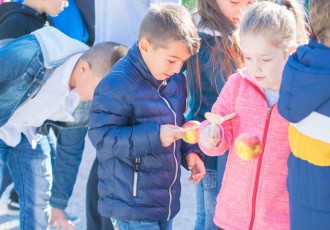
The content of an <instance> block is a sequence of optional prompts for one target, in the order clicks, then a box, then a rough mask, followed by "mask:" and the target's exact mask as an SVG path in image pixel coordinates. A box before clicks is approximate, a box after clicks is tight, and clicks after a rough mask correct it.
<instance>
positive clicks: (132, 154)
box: [88, 3, 205, 230]
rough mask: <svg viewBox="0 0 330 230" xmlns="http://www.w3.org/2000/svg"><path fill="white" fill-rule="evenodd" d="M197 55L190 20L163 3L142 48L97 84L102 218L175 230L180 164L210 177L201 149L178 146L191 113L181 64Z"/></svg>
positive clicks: (94, 115) (148, 19)
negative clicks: (206, 172) (186, 114)
mask: <svg viewBox="0 0 330 230" xmlns="http://www.w3.org/2000/svg"><path fill="white" fill-rule="evenodd" d="M198 49H199V38H198V34H197V30H196V27H195V26H194V23H193V21H192V18H191V15H190V14H189V12H188V11H187V9H185V8H184V7H183V6H181V5H177V4H173V3H158V4H154V5H152V6H151V8H150V9H149V11H148V13H147V14H146V16H145V17H144V19H143V21H142V23H141V25H140V31H139V39H138V42H137V43H136V44H135V45H133V46H132V48H131V49H130V50H129V52H128V54H127V55H126V56H125V57H124V58H123V59H121V60H120V61H119V62H118V63H117V64H116V65H115V66H114V67H113V69H112V71H111V72H110V74H109V75H108V76H106V77H105V79H104V80H102V81H101V82H100V84H99V85H98V86H97V88H96V91H95V93H94V99H93V103H92V108H91V111H90V117H89V119H90V120H89V127H90V128H89V131H88V134H89V137H90V140H91V142H92V144H93V145H94V147H95V148H96V150H97V158H98V161H99V168H98V176H99V184H98V191H99V197H100V198H99V212H100V214H101V215H102V216H104V217H110V218H111V220H112V222H113V225H114V227H115V228H119V229H121V230H123V229H146V230H148V229H171V226H172V220H173V218H174V216H175V215H176V214H177V213H178V211H179V209H180V203H179V198H180V193H181V188H180V165H181V163H182V164H183V165H184V166H186V168H188V169H190V170H191V180H193V182H194V183H197V182H198V181H200V179H201V178H202V177H203V176H204V174H205V167H204V164H203V162H202V160H201V158H200V156H199V154H201V151H200V150H199V148H198V147H197V145H188V144H185V143H183V141H182V140H180V139H181V138H182V136H183V134H182V131H181V127H180V126H181V125H182V124H183V122H184V115H183V113H184V111H185V108H186V97H187V90H186V81H185V77H184V75H183V74H182V73H180V69H181V67H182V64H183V63H184V62H185V61H186V60H187V59H188V58H189V57H190V56H191V55H192V54H195V53H196V52H197V51H198Z"/></svg>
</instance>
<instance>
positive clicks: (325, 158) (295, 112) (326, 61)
mask: <svg viewBox="0 0 330 230" xmlns="http://www.w3.org/2000/svg"><path fill="white" fill-rule="evenodd" d="M309 7H310V18H311V26H312V30H313V32H314V34H315V35H316V37H317V40H310V42H309V44H307V45H303V46H300V47H298V49H297V51H296V52H295V53H294V54H293V55H292V56H291V57H290V58H289V60H288V62H287V64H286V66H285V68H284V71H283V79H282V84H281V88H280V98H279V101H278V111H279V112H280V113H281V115H282V116H283V117H285V118H286V119H287V120H288V121H290V122H291V123H290V126H289V141H290V147H291V154H290V156H289V160H288V181H287V185H288V191H289V201H290V229H292V230H296V229H299V230H304V229H318V230H323V229H324V230H325V229H330V183H329V178H330V134H329V133H330V132H329V130H330V90H329V85H330V21H329V19H330V2H329V0H310V1H309Z"/></svg>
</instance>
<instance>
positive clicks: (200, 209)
mask: <svg viewBox="0 0 330 230" xmlns="http://www.w3.org/2000/svg"><path fill="white" fill-rule="evenodd" d="M218 187H219V186H217V171H216V170H211V169H207V170H206V175H205V176H204V177H203V179H202V180H201V181H200V182H199V183H198V184H197V185H196V208H197V216H196V222H195V230H213V229H214V230H217V229H218V227H217V226H216V225H215V224H214V222H213V217H214V213H215V205H216V198H217V195H218V193H219V188H218Z"/></svg>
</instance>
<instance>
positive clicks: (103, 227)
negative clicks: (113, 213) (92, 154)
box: [86, 159, 114, 230]
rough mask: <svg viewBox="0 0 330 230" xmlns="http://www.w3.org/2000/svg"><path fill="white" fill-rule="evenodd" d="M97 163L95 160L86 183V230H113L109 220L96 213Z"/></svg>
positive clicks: (97, 196) (97, 197)
mask: <svg viewBox="0 0 330 230" xmlns="http://www.w3.org/2000/svg"><path fill="white" fill-rule="evenodd" d="M98 165H99V163H98V161H97V159H95V161H94V163H93V166H92V168H91V171H90V173H89V177H88V181H87V191H86V220H87V230H114V228H113V226H112V223H111V220H110V218H105V217H103V216H101V215H100V214H99V212H98V211H97V202H98V199H99V195H98V192H97V184H98V177H97V168H98Z"/></svg>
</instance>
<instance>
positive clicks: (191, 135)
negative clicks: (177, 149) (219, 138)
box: [182, 120, 201, 144]
mask: <svg viewBox="0 0 330 230" xmlns="http://www.w3.org/2000/svg"><path fill="white" fill-rule="evenodd" d="M200 124H201V123H200V122H199V121H196V120H190V121H187V122H186V123H184V124H183V125H182V128H183V130H184V133H183V138H182V139H183V140H184V141H185V142H187V143H189V144H196V143H197V141H198V127H199V125H200ZM185 130H186V131H185Z"/></svg>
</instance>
